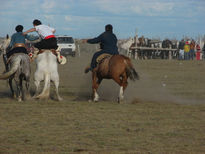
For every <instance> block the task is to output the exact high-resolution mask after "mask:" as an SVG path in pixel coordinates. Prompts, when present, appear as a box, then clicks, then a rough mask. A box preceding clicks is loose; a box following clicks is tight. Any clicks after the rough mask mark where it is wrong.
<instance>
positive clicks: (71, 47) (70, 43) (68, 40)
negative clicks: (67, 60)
mask: <svg viewBox="0 0 205 154" xmlns="http://www.w3.org/2000/svg"><path fill="white" fill-rule="evenodd" d="M56 38H57V44H58V47H59V48H58V49H59V50H60V53H61V54H62V55H63V56H65V57H67V56H68V55H71V56H73V57H74V56H75V55H76V45H75V41H74V39H73V38H72V37H71V36H66V35H65V36H56Z"/></svg>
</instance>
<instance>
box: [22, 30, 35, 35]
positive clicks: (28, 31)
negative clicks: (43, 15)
mask: <svg viewBox="0 0 205 154" xmlns="http://www.w3.org/2000/svg"><path fill="white" fill-rule="evenodd" d="M35 31H36V28H31V29H29V30H27V31H26V32H24V33H23V35H26V34H28V33H30V32H35Z"/></svg>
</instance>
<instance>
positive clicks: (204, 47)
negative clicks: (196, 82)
mask: <svg viewBox="0 0 205 154" xmlns="http://www.w3.org/2000/svg"><path fill="white" fill-rule="evenodd" d="M202 54H203V55H202V56H203V59H204V60H205V41H204V46H203V48H202Z"/></svg>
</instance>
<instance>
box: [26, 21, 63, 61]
mask: <svg viewBox="0 0 205 154" xmlns="http://www.w3.org/2000/svg"><path fill="white" fill-rule="evenodd" d="M33 26H34V28H31V29H29V30H27V31H26V32H24V33H23V34H24V35H26V34H27V33H30V32H34V31H36V32H37V33H38V34H39V36H40V37H41V38H42V40H41V41H40V42H38V43H35V44H34V47H35V48H37V49H38V50H36V49H35V53H34V54H35V55H34V56H36V55H37V53H38V52H39V50H41V49H55V50H56V49H57V48H58V45H57V39H56V37H55V35H54V33H55V31H56V30H55V29H54V28H52V27H49V26H47V25H42V23H41V21H40V20H37V19H35V20H34V21H33ZM60 57H61V56H60V52H58V51H57V58H58V60H59V61H60Z"/></svg>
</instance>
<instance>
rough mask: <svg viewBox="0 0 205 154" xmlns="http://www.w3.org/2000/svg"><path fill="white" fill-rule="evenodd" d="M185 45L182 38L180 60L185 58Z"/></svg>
mask: <svg viewBox="0 0 205 154" xmlns="http://www.w3.org/2000/svg"><path fill="white" fill-rule="evenodd" d="M184 45H185V42H184V39H182V40H181V41H180V42H179V47H178V48H179V60H183V59H184Z"/></svg>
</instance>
